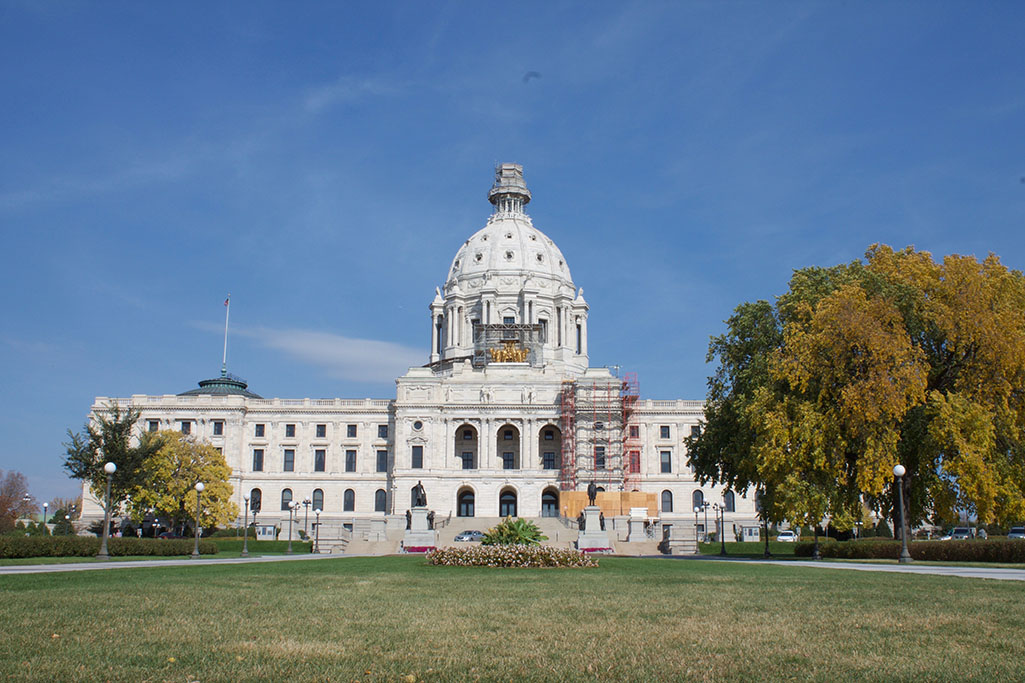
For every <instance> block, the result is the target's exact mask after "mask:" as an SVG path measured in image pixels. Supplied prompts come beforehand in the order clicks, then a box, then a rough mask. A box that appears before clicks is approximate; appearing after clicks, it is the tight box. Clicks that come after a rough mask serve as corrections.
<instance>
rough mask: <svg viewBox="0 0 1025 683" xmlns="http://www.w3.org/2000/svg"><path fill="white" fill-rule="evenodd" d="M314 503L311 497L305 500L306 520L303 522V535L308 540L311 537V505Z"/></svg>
mask: <svg viewBox="0 0 1025 683" xmlns="http://www.w3.org/2000/svg"><path fill="white" fill-rule="evenodd" d="M312 502H313V501H312V500H310V497H309V496H306V497H305V498H303V507H304V508H306V519H305V521H303V533H304V534H306V536H307V538H308V537H309V535H310V503H312Z"/></svg>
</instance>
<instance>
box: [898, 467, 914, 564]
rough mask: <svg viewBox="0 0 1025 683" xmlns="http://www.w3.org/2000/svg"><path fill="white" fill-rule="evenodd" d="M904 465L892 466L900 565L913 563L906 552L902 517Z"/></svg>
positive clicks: (905, 521)
mask: <svg viewBox="0 0 1025 683" xmlns="http://www.w3.org/2000/svg"><path fill="white" fill-rule="evenodd" d="M906 471H907V470H905V469H904V465H894V467H893V476H895V477H897V501H898V505H899V507H900V559H899V560H898V562H900V563H901V564H909V563H911V562H914V560H912V559H911V553H910V552H908V524H907V519H906V518H905V515H904V473H905V472H906Z"/></svg>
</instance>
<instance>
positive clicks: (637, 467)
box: [629, 451, 641, 474]
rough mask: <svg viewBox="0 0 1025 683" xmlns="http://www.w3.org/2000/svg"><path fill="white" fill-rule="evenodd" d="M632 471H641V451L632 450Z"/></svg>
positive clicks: (635, 472)
mask: <svg viewBox="0 0 1025 683" xmlns="http://www.w3.org/2000/svg"><path fill="white" fill-rule="evenodd" d="M629 465H630V472H631V473H633V474H639V473H640V471H641V452H640V451H630V464H629Z"/></svg>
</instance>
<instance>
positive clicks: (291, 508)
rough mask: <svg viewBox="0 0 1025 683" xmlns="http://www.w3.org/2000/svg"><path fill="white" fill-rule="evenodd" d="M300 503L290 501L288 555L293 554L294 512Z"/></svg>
mask: <svg viewBox="0 0 1025 683" xmlns="http://www.w3.org/2000/svg"><path fill="white" fill-rule="evenodd" d="M298 504H299V503H298V502H296V501H291V500H290V501H288V549H287V550H286V551H285V554H286V555H291V554H292V513H293V512H295V507H296V506H297V505H298Z"/></svg>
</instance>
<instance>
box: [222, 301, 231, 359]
mask: <svg viewBox="0 0 1025 683" xmlns="http://www.w3.org/2000/svg"><path fill="white" fill-rule="evenodd" d="M230 312H231V294H229V295H228V298H227V299H225V300H224V355H223V356H221V376H222V377H223V376H225V375H227V374H228V314H229V313H230Z"/></svg>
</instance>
